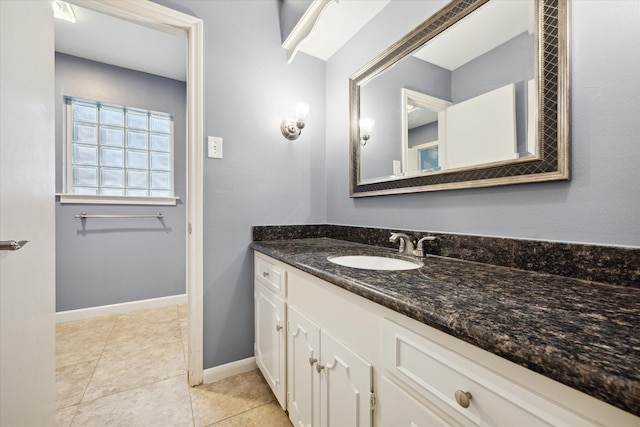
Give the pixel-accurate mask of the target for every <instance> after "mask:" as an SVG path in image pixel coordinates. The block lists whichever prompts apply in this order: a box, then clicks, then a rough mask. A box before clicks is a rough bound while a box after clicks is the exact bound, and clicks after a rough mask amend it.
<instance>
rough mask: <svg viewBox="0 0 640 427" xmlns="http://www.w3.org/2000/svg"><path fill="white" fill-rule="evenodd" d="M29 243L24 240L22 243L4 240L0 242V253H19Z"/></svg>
mask: <svg viewBox="0 0 640 427" xmlns="http://www.w3.org/2000/svg"><path fill="white" fill-rule="evenodd" d="M27 243H29V241H28V240H22V241H20V242H16V241H15V240H4V241H2V242H0V251H17V250H18V249H20V248H21V247H23V246H24V245H26V244H27Z"/></svg>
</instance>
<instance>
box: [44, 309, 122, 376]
mask: <svg viewBox="0 0 640 427" xmlns="http://www.w3.org/2000/svg"><path fill="white" fill-rule="evenodd" d="M116 318H117V316H106V317H98V318H95V319H86V320H78V321H73V322H65V323H59V324H57V325H56V367H58V368H61V367H64V366H69V365H73V364H76V363H79V362H86V361H89V360H96V359H98V358H99V357H100V354H101V353H102V350H103V349H104V346H105V343H106V342H107V339H108V338H109V333H110V332H111V330H112V329H113V325H114V324H115V321H116Z"/></svg>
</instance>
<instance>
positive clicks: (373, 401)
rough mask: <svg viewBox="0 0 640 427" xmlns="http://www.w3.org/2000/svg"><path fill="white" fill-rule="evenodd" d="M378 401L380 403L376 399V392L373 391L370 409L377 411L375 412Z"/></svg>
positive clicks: (370, 394) (370, 397)
mask: <svg viewBox="0 0 640 427" xmlns="http://www.w3.org/2000/svg"><path fill="white" fill-rule="evenodd" d="M377 401H378V400H377V398H376V393H375V392H373V391H372V392H371V393H369V408H370V409H371V410H372V411H375V410H376V402H377Z"/></svg>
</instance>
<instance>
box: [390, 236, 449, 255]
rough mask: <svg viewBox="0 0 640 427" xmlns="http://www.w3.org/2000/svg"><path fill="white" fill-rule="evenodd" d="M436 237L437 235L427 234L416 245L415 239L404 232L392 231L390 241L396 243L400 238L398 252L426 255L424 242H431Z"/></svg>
mask: <svg viewBox="0 0 640 427" xmlns="http://www.w3.org/2000/svg"><path fill="white" fill-rule="evenodd" d="M436 239H437V237H435V236H425V237H423V238H422V239H420V240H418V246H417V247H416V246H415V241H414V240H413V239H412V238H411V237H409V236H408V235H406V234H404V233H391V237H389V241H390V242H392V243H396V242H397V241H398V240H400V247H399V248H398V252H400V253H401V254H410V255H415V256H419V257H424V242H431V241H434V240H436Z"/></svg>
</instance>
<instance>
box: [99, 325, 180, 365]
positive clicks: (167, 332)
mask: <svg viewBox="0 0 640 427" xmlns="http://www.w3.org/2000/svg"><path fill="white" fill-rule="evenodd" d="M174 341H176V342H182V332H181V331H180V323H179V321H178V320H177V319H171V320H166V321H158V322H144V323H126V322H123V323H121V322H120V319H118V322H116V325H115V326H114V327H113V330H112V331H111V335H110V336H109V339H108V340H107V344H106V345H105V348H104V355H103V356H109V355H112V354H120V355H127V354H129V353H132V352H136V351H138V350H140V349H145V348H150V347H160V346H164V345H168V344H170V343H172V342H174Z"/></svg>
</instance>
